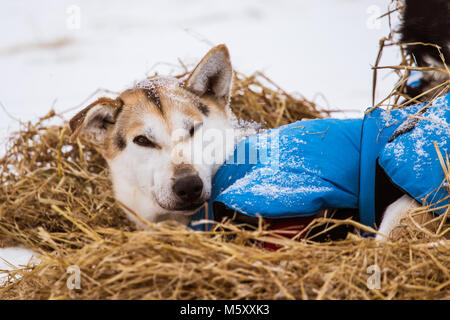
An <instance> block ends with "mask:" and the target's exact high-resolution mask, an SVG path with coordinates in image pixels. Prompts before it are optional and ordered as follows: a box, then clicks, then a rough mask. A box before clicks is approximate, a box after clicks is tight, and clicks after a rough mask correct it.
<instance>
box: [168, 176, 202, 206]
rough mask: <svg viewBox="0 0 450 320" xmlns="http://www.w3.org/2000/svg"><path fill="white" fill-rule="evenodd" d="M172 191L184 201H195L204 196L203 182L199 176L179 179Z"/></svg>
mask: <svg viewBox="0 0 450 320" xmlns="http://www.w3.org/2000/svg"><path fill="white" fill-rule="evenodd" d="M172 189H173V192H174V193H175V194H176V195H177V196H178V197H179V198H180V199H181V200H182V201H195V200H198V198H200V196H201V194H202V191H203V182H202V179H200V177H199V176H197V175H190V176H186V177H182V178H179V179H177V180H176V181H175V183H174V184H173V187H172Z"/></svg>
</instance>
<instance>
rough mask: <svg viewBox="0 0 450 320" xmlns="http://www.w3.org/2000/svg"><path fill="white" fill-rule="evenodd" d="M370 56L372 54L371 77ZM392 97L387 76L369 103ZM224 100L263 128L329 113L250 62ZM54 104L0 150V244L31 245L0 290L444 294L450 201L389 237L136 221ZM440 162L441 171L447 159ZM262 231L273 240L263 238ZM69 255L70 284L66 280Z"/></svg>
mask: <svg viewBox="0 0 450 320" xmlns="http://www.w3.org/2000/svg"><path fill="white" fill-rule="evenodd" d="M382 48H383V45H382V46H381V50H382ZM379 56H381V54H380V55H379ZM410 65H411V64H410V61H408V60H407V57H405V58H404V61H403V64H402V65H401V66H398V67H396V68H393V69H394V70H397V72H399V75H400V76H401V79H403V80H404V79H406V77H407V76H408V73H409V71H408V66H410ZM378 68H379V67H378V60H377V63H376V65H375V67H374V73H375V75H374V80H376V72H377V69H378ZM399 70H400V71H402V72H401V73H400V71H399ZM447 72H448V70H447ZM404 82H405V81H400V83H403V84H404ZM442 88H446V89H447V90H448V81H447V84H444V85H443V86H440V87H439V88H437V89H439V90H440V92H441V93H442ZM374 89H375V82H374ZM400 98H405V94H404V90H403V87H402V86H397V87H396V88H394V90H393V92H392V93H391V94H390V95H389V97H387V98H386V99H385V100H382V102H380V105H389V106H390V107H392V106H394V107H399V106H401V105H399V101H400ZM231 106H232V109H233V111H234V113H235V114H236V115H237V116H238V118H242V119H246V120H254V121H257V122H262V123H263V124H264V125H265V126H266V127H267V128H271V127H275V126H279V125H283V124H286V123H290V122H293V121H297V120H300V119H303V118H321V117H327V116H329V115H330V114H329V113H328V112H326V111H323V110H319V109H318V107H317V106H316V105H315V104H314V103H313V102H311V101H308V100H306V99H304V98H302V97H299V96H296V95H291V94H288V93H286V92H284V91H283V90H282V89H280V88H279V87H278V86H276V84H274V83H273V82H272V81H271V80H270V79H268V78H267V77H265V76H264V75H263V74H260V73H256V74H254V75H251V76H245V75H243V74H240V73H236V74H235V78H234V86H233V92H232V100H231ZM56 116H57V115H55V113H54V112H53V111H51V112H50V113H49V114H48V115H46V116H44V117H43V118H41V119H40V120H39V121H38V122H37V123H27V124H24V125H23V128H22V130H21V131H19V132H17V133H16V134H14V135H13V136H12V137H11V138H10V140H9V142H8V150H7V152H6V154H5V156H4V157H3V158H1V159H0V246H3V247H5V246H10V245H17V244H19V245H23V246H26V247H28V248H31V249H33V250H35V251H36V252H38V253H39V254H40V257H39V261H31V262H30V264H29V265H27V266H23V267H21V268H19V269H16V270H14V271H5V272H4V273H5V274H7V279H6V280H5V281H4V282H3V283H2V284H0V298H1V299H450V269H449V266H450V242H449V240H448V238H449V236H450V225H449V223H448V222H447V217H448V212H449V211H450V210H447V212H446V213H445V214H443V215H442V216H440V217H437V218H435V219H434V221H431V222H430V221H427V222H424V221H422V222H416V221H417V219H416V218H417V216H421V215H423V214H424V213H426V212H427V211H428V209H427V208H426V207H421V208H419V209H415V210H414V211H412V212H410V215H409V217H408V218H407V219H406V220H405V221H404V224H403V225H402V227H401V232H400V233H399V236H398V237H397V238H396V239H394V240H392V241H385V242H379V243H377V242H375V241H374V240H373V239H370V238H364V237H361V236H360V235H359V234H358V232H356V233H355V234H349V235H348V236H347V238H346V239H345V240H343V241H336V242H327V243H318V242H314V241H312V240H311V239H309V238H308V237H305V238H304V239H302V240H299V241H294V240H288V239H286V238H280V237H278V236H277V235H276V234H273V233H271V231H268V230H266V229H265V227H264V224H263V223H262V221H260V222H261V223H260V225H259V227H258V228H253V229H251V228H250V229H249V228H242V227H241V226H237V225H233V224H231V223H230V222H228V221H223V222H221V223H217V224H216V226H215V228H214V229H213V231H211V232H193V231H191V230H189V229H188V228H187V227H183V226H180V225H178V224H176V223H173V222H165V223H159V224H152V223H147V229H145V230H140V229H137V228H136V226H135V225H133V224H132V223H131V222H129V221H128V220H127V219H126V217H125V215H124V214H123V213H122V211H121V209H120V208H119V207H118V204H117V203H116V201H115V200H114V197H113V194H112V188H111V182H110V181H109V179H108V169H107V167H106V163H105V161H104V160H103V158H102V157H101V155H100V154H99V152H98V150H96V149H95V147H94V146H93V145H91V144H90V143H89V142H88V141H84V140H83V139H82V138H80V139H78V140H77V141H75V142H71V141H70V139H69V134H70V133H69V129H68V128H67V126H65V125H61V126H55V125H49V124H48V121H49V120H52V119H53V118H55V117H56ZM444 157H445V155H444ZM443 167H444V168H443V169H444V170H445V172H446V173H448V172H449V162H448V160H447V161H444V162H443ZM446 179H447V180H449V179H450V176H447V177H446ZM323 224H326V225H328V228H334V227H336V226H339V225H342V224H349V225H352V226H354V227H355V228H356V229H357V230H366V231H370V230H371V229H369V228H367V227H365V226H362V225H360V224H359V223H357V222H355V221H352V220H341V221H340V220H332V219H329V218H320V219H316V220H314V221H313V222H312V223H311V224H310V225H309V226H308V228H307V229H305V230H304V231H303V232H306V233H307V232H308V230H311V229H312V228H314V227H316V226H318V225H323ZM372 231H373V230H372ZM264 241H271V242H274V243H277V244H278V245H281V249H279V250H277V251H270V250H265V249H264V248H262V247H261V245H260V244H261V242H264ZM37 262H39V263H37ZM73 266H76V267H77V268H79V270H80V275H81V283H80V285H81V288H80V289H76V288H74V289H70V288H69V287H70V286H68V285H67V281H68V280H70V279H69V277H70V275H71V273H70V272H69V273H68V270H72V269H70V268H69V267H73ZM374 271H375V272H376V271H379V275H380V276H379V280H380V282H379V286H375V287H373V286H371V285H370V284H371V283H372V282H371V279H373V278H374V277H373V275H374ZM371 276H372V277H371ZM372 284H374V283H372ZM375 284H376V283H375Z"/></svg>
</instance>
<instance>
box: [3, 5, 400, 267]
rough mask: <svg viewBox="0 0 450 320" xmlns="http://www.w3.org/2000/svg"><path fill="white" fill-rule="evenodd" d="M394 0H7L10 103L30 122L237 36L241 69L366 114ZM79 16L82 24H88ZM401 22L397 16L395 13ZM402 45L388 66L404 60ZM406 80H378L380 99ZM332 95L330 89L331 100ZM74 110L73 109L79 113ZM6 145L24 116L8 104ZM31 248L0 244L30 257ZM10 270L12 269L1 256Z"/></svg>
mask: <svg viewBox="0 0 450 320" xmlns="http://www.w3.org/2000/svg"><path fill="white" fill-rule="evenodd" d="M389 3H390V0H370V1H367V0H322V1H292V0H276V1H275V0H272V1H269V0H246V1H244V0H226V1H217V0H214V1H211V0H191V1H182V0H171V1H145V0H135V1H131V0H129V1H126V2H124V1H107V2H106V1H88V0H60V1H51V0H41V1H31V0H28V1H24V0H2V1H1V2H0V30H2V31H1V37H0V70H1V71H2V78H1V79H0V102H1V104H2V105H3V106H4V108H6V109H7V111H8V113H9V114H10V115H11V116H12V117H14V118H17V119H20V120H21V121H26V120H33V119H37V118H38V117H39V116H42V115H44V114H45V113H46V112H47V111H48V110H49V109H50V108H51V107H52V106H53V107H54V109H55V110H57V111H63V110H67V109H69V108H72V107H74V106H77V105H78V104H80V103H81V102H82V101H84V100H85V99H86V98H87V97H88V96H89V95H90V94H91V93H92V92H94V91H95V90H96V89H98V88H107V89H109V90H112V91H121V90H123V89H125V88H127V87H129V86H130V85H132V84H133V82H134V81H136V80H139V79H142V78H144V77H145V75H146V74H148V73H151V71H152V70H155V69H152V68H153V67H154V66H155V64H156V63H166V64H160V65H158V66H157V70H161V71H163V72H166V71H170V70H171V69H173V68H174V67H173V66H171V65H175V64H177V63H178V59H181V60H182V61H184V62H185V63H187V64H192V63H195V62H196V61H197V60H198V59H199V58H201V57H202V56H203V54H204V53H205V52H206V51H207V50H208V49H209V48H210V46H211V45H212V44H219V43H225V44H227V45H228V47H229V49H230V52H231V58H232V62H233V64H234V67H235V68H236V69H238V70H240V71H243V72H246V73H249V72H253V71H255V70H262V71H264V72H265V73H266V74H267V75H268V76H269V77H270V78H272V79H273V80H274V81H276V82H277V83H278V84H280V85H281V86H282V87H283V88H285V89H286V90H287V91H291V92H299V93H302V94H303V95H304V96H305V97H306V98H308V99H314V100H315V101H317V102H318V103H319V104H320V105H323V106H329V107H330V108H333V109H343V110H347V111H348V112H346V113H344V114H339V115H338V114H337V115H336V116H340V117H342V116H347V117H348V116H355V115H356V116H357V115H361V113H362V111H363V110H364V109H365V108H366V107H368V106H369V105H370V104H371V88H372V70H371V65H372V64H373V63H374V61H375V57H376V54H377V51H378V40H379V39H380V38H381V37H383V36H385V35H387V33H388V26H387V21H386V19H383V20H381V21H380V22H377V21H376V20H375V19H374V18H375V17H376V16H377V15H379V14H381V13H384V12H385V11H386V9H387V6H388V4H389ZM78 22H79V23H78ZM394 23H395V22H394ZM398 60H399V57H398V56H397V54H396V52H393V51H392V52H391V51H388V52H386V53H385V54H384V56H383V60H382V64H385V65H388V64H395V63H396V62H398ZM395 80H396V77H393V76H392V75H388V74H387V73H386V76H385V77H384V78H382V80H381V81H380V83H379V84H378V89H379V91H378V97H382V96H384V95H385V94H386V92H387V91H388V90H390V89H391V88H392V84H393V82H394V81H395ZM322 95H323V96H324V97H325V98H326V99H324V98H323V97H322ZM74 112H75V110H74V111H72V112H69V113H67V114H65V116H66V118H69V117H70V116H71V115H73V114H74ZM0 115H1V116H0V154H1V153H2V152H3V151H4V148H5V143H4V141H5V138H6V137H7V135H8V133H10V132H12V131H14V130H15V129H16V128H17V127H18V123H17V122H16V121H15V120H12V119H11V118H10V117H9V116H7V115H6V114H5V113H3V111H0ZM29 257H30V252H27V251H17V250H11V249H0V258H4V259H6V260H8V261H10V262H11V263H12V264H14V265H19V264H23V263H25V262H26V261H27V259H28V258H29ZM2 263H3V261H2V259H0V269H3V268H8V265H6V264H4V263H3V264H2Z"/></svg>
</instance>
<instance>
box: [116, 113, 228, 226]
mask: <svg viewBox="0 0 450 320" xmlns="http://www.w3.org/2000/svg"><path fill="white" fill-rule="evenodd" d="M141 120H142V122H143V125H142V126H141V127H140V128H138V129H135V130H136V131H135V132H130V133H129V134H128V135H127V139H126V148H125V149H124V150H123V151H122V152H120V153H119V154H118V155H117V156H115V157H114V158H113V159H110V160H109V161H108V163H109V166H110V169H111V175H112V180H113V185H114V191H115V194H116V197H117V199H118V200H120V201H121V202H122V203H124V204H125V205H126V206H127V207H129V208H130V209H131V210H133V211H134V212H136V213H138V214H139V215H140V216H142V218H144V219H146V220H148V221H153V222H155V221H159V220H163V219H165V218H170V219H173V220H178V221H180V222H183V223H188V221H189V219H188V218H187V217H188V216H192V215H193V214H194V213H195V212H196V211H197V210H198V209H199V208H197V209H193V210H192V209H191V210H180V208H182V205H180V203H179V200H178V199H177V197H176V195H175V194H174V192H173V190H172V186H173V182H174V179H175V178H176V177H175V176H174V167H175V166H177V165H181V164H183V165H190V166H192V168H193V172H195V173H196V174H197V175H198V176H199V177H200V179H201V180H202V182H203V192H202V195H201V199H202V200H203V201H207V200H208V199H209V197H210V195H211V184H212V179H213V177H214V174H215V173H216V171H217V170H218V168H219V167H220V166H221V165H222V164H223V162H224V161H225V158H226V157H227V156H228V155H229V154H230V153H232V152H233V150H234V145H235V139H234V138H235V134H234V132H235V130H233V126H232V122H231V121H230V119H229V118H228V116H226V113H224V112H220V111H218V110H215V109H213V108H211V111H210V112H209V114H208V116H203V119H202V121H201V122H199V121H194V120H193V119H192V118H191V117H189V116H188V115H187V114H185V113H184V112H182V111H181V110H175V111H172V112H171V114H170V115H167V119H166V120H165V121H164V120H163V118H162V117H159V116H155V115H154V114H147V115H144V116H142V118H141ZM192 126H194V127H195V128H196V130H195V133H194V135H193V137H191V136H190V132H189V131H190V129H191V128H192ZM138 135H145V136H147V137H149V138H151V140H152V141H154V142H155V143H156V144H158V146H159V148H148V147H142V146H139V145H137V144H135V143H134V142H133V138H134V137H135V136H138ZM125 211H126V210H125ZM129 216H130V218H131V219H132V220H134V221H136V219H135V218H134V216H133V215H131V214H129Z"/></svg>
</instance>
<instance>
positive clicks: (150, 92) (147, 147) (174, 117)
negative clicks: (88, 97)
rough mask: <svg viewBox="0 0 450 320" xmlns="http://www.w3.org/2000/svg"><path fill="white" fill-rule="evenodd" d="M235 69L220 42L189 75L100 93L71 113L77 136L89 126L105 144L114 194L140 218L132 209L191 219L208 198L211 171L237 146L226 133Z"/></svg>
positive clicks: (157, 217) (155, 216) (151, 217)
mask: <svg viewBox="0 0 450 320" xmlns="http://www.w3.org/2000/svg"><path fill="white" fill-rule="evenodd" d="M232 73H233V71H232V67H231V63H230V56H229V53H228V49H227V48H226V46H225V45H218V46H216V47H214V48H213V49H211V50H210V51H209V52H208V53H207V54H206V56H205V57H204V58H203V59H202V60H201V61H200V63H199V64H198V65H197V67H196V68H195V69H194V71H193V72H192V73H191V74H190V75H189V77H188V78H187V80H185V81H180V80H178V79H175V78H170V77H156V78H153V79H146V80H145V81H143V82H140V83H138V84H137V85H136V86H135V87H134V88H133V89H128V90H126V91H124V92H122V93H121V94H120V95H119V96H118V97H117V98H116V99H109V98H100V99H98V100H97V101H95V102H94V103H92V104H90V105H89V106H87V107H86V108H85V109H84V110H82V111H81V112H79V113H78V114H77V115H75V116H74V117H73V118H72V120H71V121H70V128H71V130H72V132H73V138H74V137H76V136H77V135H78V134H80V133H83V134H86V135H87V136H88V137H89V138H90V140H91V141H93V142H94V143H95V144H96V145H97V146H98V147H99V148H100V150H101V151H102V154H103V156H104V158H105V159H106V160H107V162H108V165H109V168H110V170H111V178H112V182H113V185H114V192H115V196H116V198H117V199H118V200H119V201H120V202H121V203H122V204H123V207H124V209H125V211H126V212H127V213H128V216H129V217H130V218H131V219H132V220H134V221H135V222H137V223H139V221H138V220H137V219H136V217H135V215H133V214H132V212H137V213H139V215H140V216H141V217H143V218H144V219H146V220H148V221H154V222H157V221H161V220H167V219H170V220H176V221H179V222H181V223H184V224H187V223H188V222H189V221H190V218H191V216H192V214H194V213H195V212H196V211H197V210H198V209H199V208H200V207H202V206H203V204H204V203H205V201H206V200H207V199H208V198H209V195H210V192H211V183H212V178H213V176H214V174H215V172H216V171H217V169H218V167H219V166H220V165H221V164H222V163H223V162H224V160H225V157H226V156H227V154H228V153H230V152H232V151H233V148H234V142H233V141H232V142H231V143H226V141H224V140H223V139H221V138H222V137H226V136H227V134H228V133H227V131H228V132H230V131H231V132H233V116H232V113H231V111H230V110H229V106H228V104H229V100H230V89H231V81H232ZM205 132H206V133H209V134H210V135H214V136H215V137H219V138H218V139H210V138H211V137H209V138H208V137H206V138H205V134H204V133H205ZM213 138H214V137H213ZM232 138H233V139H234V138H235V137H232ZM208 140H214V142H213V143H210V144H208V142H209V141H208ZM211 144H213V145H211ZM204 152H209V153H210V156H212V157H213V159H210V160H212V161H205V159H204V157H203V156H204V154H203V153H204ZM196 153H197V154H196ZM214 153H216V154H214ZM199 154H200V156H201V157H200V160H199V161H196V156H198V155H199ZM211 154H212V155H211ZM197 158H198V157H197ZM130 211H132V212H130Z"/></svg>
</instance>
